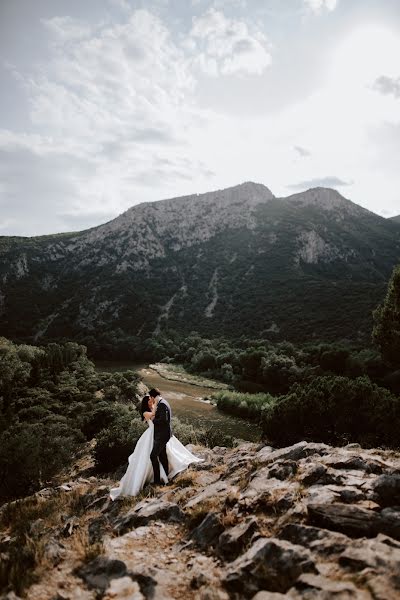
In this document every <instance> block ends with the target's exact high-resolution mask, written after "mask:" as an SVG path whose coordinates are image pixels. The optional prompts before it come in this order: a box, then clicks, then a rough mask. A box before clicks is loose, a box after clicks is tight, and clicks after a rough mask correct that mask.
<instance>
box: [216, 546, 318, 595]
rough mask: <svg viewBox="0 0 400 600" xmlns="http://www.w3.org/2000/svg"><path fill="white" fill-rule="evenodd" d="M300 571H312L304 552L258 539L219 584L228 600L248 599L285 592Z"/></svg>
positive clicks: (305, 551)
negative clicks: (268, 592) (264, 594)
mask: <svg viewBox="0 0 400 600" xmlns="http://www.w3.org/2000/svg"><path fill="white" fill-rule="evenodd" d="M304 572H314V573H315V572H316V567H315V563H314V561H313V559H312V557H311V554H310V553H309V551H308V550H306V549H305V548H303V547H302V546H297V545H294V544H291V543H290V542H287V541H285V540H278V539H276V538H260V539H259V540H257V541H256V542H255V543H254V544H253V545H252V546H251V548H250V549H249V550H247V552H245V554H243V555H242V556H240V557H239V558H238V559H236V560H235V561H234V562H233V563H231V564H230V565H229V566H228V569H227V572H226V574H225V576H224V578H223V585H224V586H225V587H226V589H227V590H228V592H229V593H230V594H231V596H232V598H251V597H252V596H253V595H254V594H256V592H258V591H260V590H267V591H271V592H281V593H285V592H287V591H288V590H289V588H290V587H292V585H293V584H294V582H295V581H296V579H297V578H298V577H299V576H300V575H301V574H302V573H304Z"/></svg>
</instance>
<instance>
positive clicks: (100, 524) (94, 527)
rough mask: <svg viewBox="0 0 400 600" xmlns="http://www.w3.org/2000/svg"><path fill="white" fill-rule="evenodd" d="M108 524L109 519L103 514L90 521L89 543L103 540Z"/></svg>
mask: <svg viewBox="0 0 400 600" xmlns="http://www.w3.org/2000/svg"><path fill="white" fill-rule="evenodd" d="M107 524H108V519H106V517H105V516H104V515H101V516H100V517H98V518H97V519H93V520H92V521H90V523H89V527H88V534H89V544H95V543H96V542H101V540H102V539H103V537H104V534H105V529H106V527H107Z"/></svg>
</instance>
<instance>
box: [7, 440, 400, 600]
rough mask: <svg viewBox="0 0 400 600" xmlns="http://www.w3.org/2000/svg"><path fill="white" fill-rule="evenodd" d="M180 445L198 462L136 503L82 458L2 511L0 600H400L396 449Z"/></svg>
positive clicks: (399, 484) (399, 480)
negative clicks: (3, 584)
mask: <svg viewBox="0 0 400 600" xmlns="http://www.w3.org/2000/svg"><path fill="white" fill-rule="evenodd" d="M191 449H192V450H193V451H195V452H196V453H197V454H198V455H201V456H202V457H203V458H204V459H205V461H204V462H203V463H199V464H197V465H195V466H192V467H190V468H189V469H188V470H187V471H185V472H184V473H182V474H181V475H179V476H178V477H177V478H176V479H175V480H174V481H173V482H172V483H170V484H169V485H168V486H165V487H155V488H154V487H153V488H147V489H146V490H144V492H143V493H142V494H141V496H140V497H138V498H122V499H118V500H116V501H115V502H112V501H110V500H109V498H108V489H109V487H110V486H113V485H115V483H116V481H117V479H105V478H104V479H99V478H96V477H94V476H93V475H92V476H90V472H91V471H90V469H91V467H90V465H88V464H87V463H85V461H84V460H83V459H82V460H81V463H79V462H78V463H77V464H76V465H75V469H74V471H73V472H70V473H69V475H70V477H69V479H68V480H64V481H62V480H60V481H59V482H58V484H57V485H55V486H53V487H49V488H46V489H43V490H41V491H40V492H38V493H37V494H35V495H34V496H31V497H29V498H26V499H24V501H20V502H19V503H12V504H10V505H4V506H3V507H2V508H1V509H0V520H1V523H2V529H1V533H0V552H1V558H2V566H1V567H0V574H2V577H3V580H4V576H5V575H4V574H5V570H6V569H9V570H10V569H11V571H10V572H11V573H12V574H13V577H11V576H10V580H11V581H13V590H14V591H9V593H8V594H4V595H3V596H2V598H3V599H5V598H7V599H9V600H11V599H14V600H15V599H16V598H17V597H18V595H16V594H15V591H16V592H17V594H18V593H19V594H20V596H21V597H26V598H29V600H68V599H69V600H75V599H77V600H80V599H82V600H89V599H90V600H91V599H102V600H111V599H118V598H121V599H122V598H124V599H130V600H143V599H155V600H161V599H163V600H167V599H182V600H183V599H185V600H190V599H196V600H224V599H226V600H228V599H234V600H237V599H241V598H253V599H254V600H269V599H271V600H272V599H274V600H275V599H279V598H294V599H300V598H301V599H314V598H315V599H328V598H334V599H337V600H347V599H353V598H359V599H365V600H368V599H376V600H392V599H393V600H394V599H398V598H400V454H399V453H395V452H386V451H380V450H368V451H367V450H363V449H361V448H360V447H359V446H358V445H356V444H351V445H349V446H347V447H345V448H340V449H339V448H333V447H330V446H327V445H325V444H318V443H306V442H300V443H298V444H296V445H294V446H291V447H288V448H282V449H273V448H271V447H269V446H264V447H262V446H261V445H257V444H250V443H245V444H242V445H240V446H239V447H237V448H234V449H227V448H222V447H216V448H214V449H213V450H210V449H205V448H199V447H196V448H191ZM117 475H118V477H119V476H120V475H122V473H118V474H117ZM17 523H19V525H18V526H17ZM21 523H25V528H24V527H23V525H21ZM21 536H25V537H21ZM21 539H23V540H24V543H25V544H26V545H27V547H28V548H29V549H30V550H31V554H32V553H33V556H34V564H31V567H30V568H24V564H25V563H23V562H21V559H20V558H19V557H20V555H21V552H22V554H23V550H24V548H21V547H20V546H19V547H18V548H17V551H15V548H16V546H17V545H18V544H21ZM13 560H14V561H15V563H16V564H14V565H13ZM18 568H19V571H18ZM12 569H14V570H12ZM7 591H8V590H7Z"/></svg>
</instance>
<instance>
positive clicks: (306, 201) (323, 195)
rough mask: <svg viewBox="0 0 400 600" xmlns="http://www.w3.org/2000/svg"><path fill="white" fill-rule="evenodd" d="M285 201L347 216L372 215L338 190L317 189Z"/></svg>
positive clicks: (289, 197) (311, 189)
mask: <svg viewBox="0 0 400 600" xmlns="http://www.w3.org/2000/svg"><path fill="white" fill-rule="evenodd" d="M285 200H288V201H289V202H293V203H294V204H296V205H298V206H306V205H314V206H318V207H319V208H322V209H324V210H327V211H334V210H342V211H345V212H346V213H347V214H353V215H358V214H360V213H364V214H365V213H370V214H373V213H371V212H370V211H369V210H367V209H366V208H363V207H362V206H359V205H358V204H355V203H354V202H352V201H351V200H349V199H348V198H345V197H344V196H342V195H341V194H340V193H339V192H338V191H337V190H335V189H333V188H326V187H315V188H310V189H308V190H305V191H304V192H299V193H297V194H292V195H291V196H287V197H286V198H285Z"/></svg>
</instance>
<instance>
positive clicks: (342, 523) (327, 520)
mask: <svg viewBox="0 0 400 600" xmlns="http://www.w3.org/2000/svg"><path fill="white" fill-rule="evenodd" d="M307 510H308V521H309V524H310V525H315V526H317V527H322V528H326V529H331V530H333V531H339V532H341V533H344V534H346V535H349V536H350V537H352V536H354V537H362V536H365V537H373V536H375V535H377V533H379V532H380V531H381V530H380V517H379V515H377V514H376V513H375V512H374V511H372V510H369V509H366V508H359V507H358V506H354V505H351V504H350V505H349V504H339V503H334V504H308V506H307Z"/></svg>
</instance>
